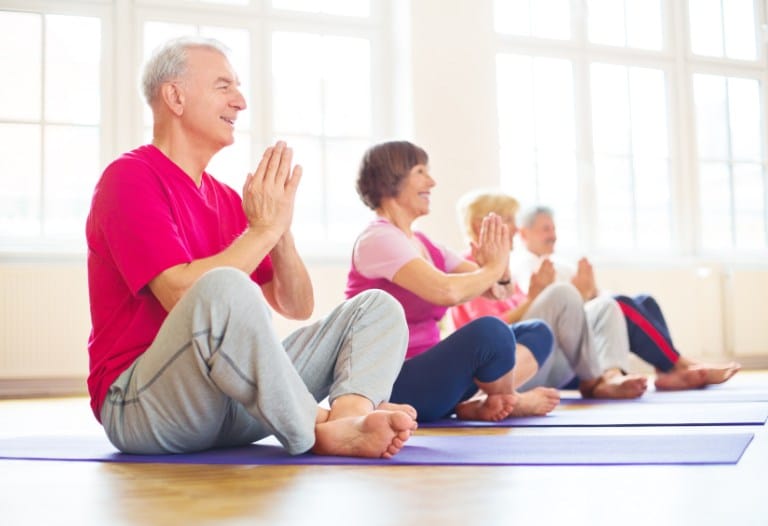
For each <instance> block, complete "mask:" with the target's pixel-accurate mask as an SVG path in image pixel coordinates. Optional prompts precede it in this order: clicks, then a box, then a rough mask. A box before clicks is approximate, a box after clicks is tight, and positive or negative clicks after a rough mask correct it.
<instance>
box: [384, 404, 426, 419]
mask: <svg viewBox="0 0 768 526" xmlns="http://www.w3.org/2000/svg"><path fill="white" fill-rule="evenodd" d="M376 409H380V410H382V411H402V412H403V413H405V414H406V415H408V416H410V417H411V418H413V419H414V420H416V417H417V416H418V414H417V413H416V408H415V407H413V406H412V405H409V404H394V403H392V402H382V403H380V404H379V405H378V406H377V407H376Z"/></svg>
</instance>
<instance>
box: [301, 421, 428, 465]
mask: <svg viewBox="0 0 768 526" xmlns="http://www.w3.org/2000/svg"><path fill="white" fill-rule="evenodd" d="M415 429H416V421H415V420H414V419H413V418H411V417H410V416H409V415H408V414H406V413H403V412H402V411H373V412H372V413H368V414H367V415H363V416H349V417H343V418H338V419H336V420H328V421H326V422H323V423H320V424H317V425H316V426H315V445H314V446H312V452H313V453H315V454H317V455H338V456H344V457H365V458H392V457H393V456H394V455H396V454H397V453H398V452H399V451H400V450H401V449H402V448H403V445H404V444H405V442H406V441H407V440H408V439H409V438H410V436H411V432H412V431H413V430H415Z"/></svg>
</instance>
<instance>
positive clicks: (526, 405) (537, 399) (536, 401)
mask: <svg viewBox="0 0 768 526" xmlns="http://www.w3.org/2000/svg"><path fill="white" fill-rule="evenodd" d="M559 403H560V392H559V391H558V390H557V389H553V388H551V387H534V388H533V389H531V390H530V391H525V392H524V393H518V399H517V404H516V405H515V409H514V410H513V411H512V415H511V416H544V415H546V414H548V413H549V412H550V411H552V410H553V409H554V408H555V407H557V404H559Z"/></svg>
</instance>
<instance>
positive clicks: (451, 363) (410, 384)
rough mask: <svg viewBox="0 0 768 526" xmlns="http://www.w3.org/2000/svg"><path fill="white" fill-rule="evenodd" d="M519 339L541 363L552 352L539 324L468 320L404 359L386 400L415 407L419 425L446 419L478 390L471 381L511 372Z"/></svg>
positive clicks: (546, 330) (549, 335) (545, 331)
mask: <svg viewBox="0 0 768 526" xmlns="http://www.w3.org/2000/svg"><path fill="white" fill-rule="evenodd" d="M516 336H517V337H518V338H519V340H517V339H516ZM518 341H519V342H520V343H521V344H523V345H525V346H526V347H528V348H529V349H531V352H532V353H533V355H534V357H535V358H536V360H537V362H538V363H539V364H541V363H542V362H543V361H544V360H546V358H547V357H548V356H549V354H550V353H551V352H552V344H553V342H554V337H553V335H552V331H551V330H550V328H549V327H548V326H547V325H546V324H545V323H544V322H543V321H539V320H529V321H526V322H523V323H519V324H515V325H513V326H509V325H507V324H506V323H504V322H503V321H501V320H499V319H498V318H494V317H490V316H484V317H482V318H478V319H476V320H473V321H472V322H470V323H468V324H467V325H464V326H463V327H461V328H460V329H458V330H456V331H454V332H453V333H452V334H451V335H449V336H448V337H447V338H445V339H444V340H442V341H440V342H439V343H437V344H436V345H435V346H434V347H431V348H430V349H429V350H427V351H425V352H423V353H421V354H419V355H418V356H414V357H413V358H410V359H408V360H406V361H405V362H404V363H403V367H402V369H401V370H400V374H399V375H398V377H397V379H396V380H395V384H394V385H393V387H392V396H391V397H390V400H391V401H392V402H395V403H401V404H411V405H412V406H414V407H415V408H416V411H418V414H419V417H418V419H419V421H420V422H429V421H432V420H438V419H440V418H446V417H448V416H450V415H452V414H453V413H454V410H455V408H456V406H457V405H458V404H459V403H461V402H463V401H464V400H468V399H469V398H471V397H472V396H473V395H474V394H475V393H476V392H477V389H478V387H477V384H475V380H479V381H480V382H493V381H495V380H498V379H499V378H501V377H502V376H504V375H505V374H507V373H508V372H509V371H510V370H512V368H514V366H515V346H516V343H517V342H518Z"/></svg>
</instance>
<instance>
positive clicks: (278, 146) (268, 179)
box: [264, 141, 285, 185]
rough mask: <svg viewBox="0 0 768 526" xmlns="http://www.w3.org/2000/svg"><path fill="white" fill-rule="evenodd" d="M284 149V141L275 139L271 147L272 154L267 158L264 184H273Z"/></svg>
mask: <svg viewBox="0 0 768 526" xmlns="http://www.w3.org/2000/svg"><path fill="white" fill-rule="evenodd" d="M284 151H285V143H284V142H283V141H277V142H276V143H275V145H274V146H273V147H272V155H271V156H270V158H269V161H268V163H267V169H266V171H265V172H264V183H265V184H269V185H272V184H275V179H276V177H277V172H278V169H279V167H280V161H281V159H282V157H283V152H284Z"/></svg>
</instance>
